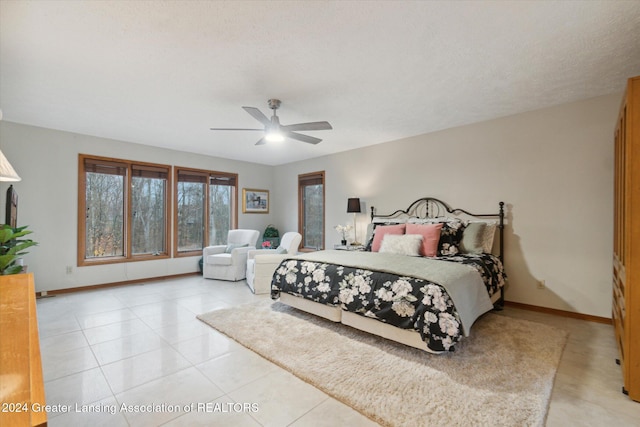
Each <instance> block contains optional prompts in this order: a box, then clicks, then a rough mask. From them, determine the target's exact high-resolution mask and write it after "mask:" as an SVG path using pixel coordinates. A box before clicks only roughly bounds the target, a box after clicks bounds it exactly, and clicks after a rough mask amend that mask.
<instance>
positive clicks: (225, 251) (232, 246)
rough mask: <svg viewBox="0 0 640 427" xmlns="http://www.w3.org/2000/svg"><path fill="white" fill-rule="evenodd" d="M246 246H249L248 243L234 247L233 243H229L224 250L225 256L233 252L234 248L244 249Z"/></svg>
mask: <svg viewBox="0 0 640 427" xmlns="http://www.w3.org/2000/svg"><path fill="white" fill-rule="evenodd" d="M247 246H249V244H248V243H245V244H244V245H234V244H233V243H230V244H228V245H227V247H226V248H225V249H224V253H225V254H230V253H231V252H233V250H234V249H235V248H246V247H247Z"/></svg>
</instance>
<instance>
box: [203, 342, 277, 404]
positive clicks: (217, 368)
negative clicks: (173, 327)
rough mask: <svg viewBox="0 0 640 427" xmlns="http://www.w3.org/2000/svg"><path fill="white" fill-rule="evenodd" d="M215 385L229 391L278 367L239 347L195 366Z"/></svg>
mask: <svg viewBox="0 0 640 427" xmlns="http://www.w3.org/2000/svg"><path fill="white" fill-rule="evenodd" d="M196 367H197V368H198V369H199V370H200V371H201V372H202V373H204V374H205V375H206V376H207V377H208V378H209V379H210V380H211V381H212V382H213V383H214V384H215V385H217V386H218V387H220V388H221V389H222V390H224V391H225V392H227V393H229V392H231V391H233V390H237V389H238V388H240V387H243V386H245V385H247V384H249V383H251V382H253V381H255V380H257V379H259V378H262V377H264V376H265V375H267V374H269V373H271V372H273V371H275V370H277V369H279V368H278V367H277V366H276V365H274V364H273V363H271V362H269V361H268V360H266V359H264V358H262V357H261V356H259V355H258V354H256V353H254V352H252V351H251V350H248V349H245V348H239V349H237V350H235V351H232V352H230V353H226V354H223V355H222V356H219V357H216V358H215V359H211V360H208V361H206V362H204V363H202V364H200V365H197V366H196Z"/></svg>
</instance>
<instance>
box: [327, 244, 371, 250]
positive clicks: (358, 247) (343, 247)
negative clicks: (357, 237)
mask: <svg viewBox="0 0 640 427" xmlns="http://www.w3.org/2000/svg"><path fill="white" fill-rule="evenodd" d="M333 249H335V250H337V251H364V246H363V245H333Z"/></svg>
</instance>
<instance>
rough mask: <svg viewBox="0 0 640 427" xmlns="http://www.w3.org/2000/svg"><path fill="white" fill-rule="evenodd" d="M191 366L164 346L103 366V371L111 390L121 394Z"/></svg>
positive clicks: (171, 349)
mask: <svg viewBox="0 0 640 427" xmlns="http://www.w3.org/2000/svg"><path fill="white" fill-rule="evenodd" d="M190 366H191V363H189V361H188V360H187V359H185V358H184V357H182V356H181V355H180V354H179V353H178V352H177V351H176V350H174V349H173V347H170V346H169V345H164V346H162V347H160V348H158V349H156V350H152V351H149V352H147V353H142V354H138V355H136V356H132V357H129V358H127V359H123V360H118V361H117V362H113V363H109V364H108V365H103V366H102V371H103V372H104V375H105V377H106V378H107V381H108V382H109V385H110V386H111V390H112V391H113V392H114V393H120V392H122V391H125V390H129V389H131V388H134V387H137V386H139V385H142V384H144V383H147V382H149V381H152V380H155V379H158V378H162V377H163V376H166V375H169V374H173V373H174V372H177V371H180V370H182V369H185V368H188V367H190Z"/></svg>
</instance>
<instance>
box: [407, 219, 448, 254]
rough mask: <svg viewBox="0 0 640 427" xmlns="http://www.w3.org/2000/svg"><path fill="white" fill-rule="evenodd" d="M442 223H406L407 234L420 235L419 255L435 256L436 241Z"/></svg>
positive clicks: (436, 250)
mask: <svg viewBox="0 0 640 427" xmlns="http://www.w3.org/2000/svg"><path fill="white" fill-rule="evenodd" d="M442 226H443V224H407V231H406V232H407V234H408V235H410V234H419V235H421V236H422V246H421V248H420V255H422V256H436V255H437V254H438V242H439V241H440V231H441V230H442Z"/></svg>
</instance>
